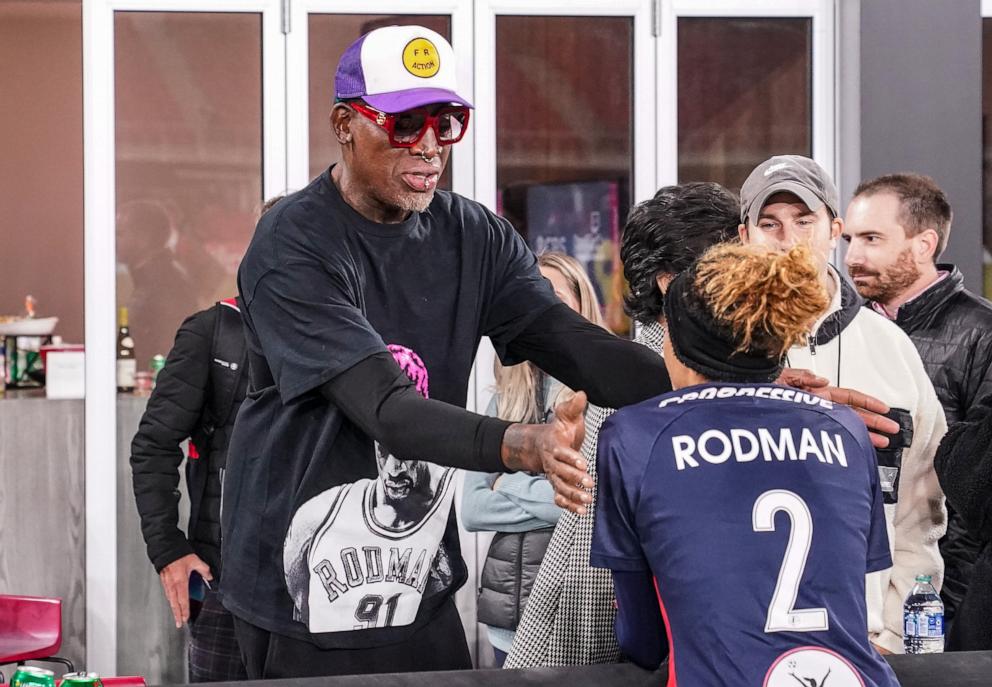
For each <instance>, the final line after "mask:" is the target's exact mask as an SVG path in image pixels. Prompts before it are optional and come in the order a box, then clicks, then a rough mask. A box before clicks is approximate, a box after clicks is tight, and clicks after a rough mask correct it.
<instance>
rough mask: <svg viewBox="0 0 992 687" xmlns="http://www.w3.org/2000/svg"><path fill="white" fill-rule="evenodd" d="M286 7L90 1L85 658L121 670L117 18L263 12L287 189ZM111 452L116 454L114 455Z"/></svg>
mask: <svg viewBox="0 0 992 687" xmlns="http://www.w3.org/2000/svg"><path fill="white" fill-rule="evenodd" d="M280 11H281V7H280V2H279V0H82V12H83V157H84V159H83V179H84V189H83V205H84V210H83V217H84V241H83V245H84V251H85V255H84V275H85V276H84V289H85V297H84V304H85V305H84V308H85V337H86V373H85V374H86V399H85V402H84V413H85V419H84V428H85V441H84V446H85V463H86V466H85V471H84V474H85V481H86V484H85V504H86V511H85V519H86V525H85V532H86V657H87V666H88V669H89V670H94V671H96V672H98V673H101V674H103V675H114V674H115V673H116V669H117V629H116V628H117V612H118V611H117V572H118V571H117V517H118V513H117V489H118V484H117V464H116V462H117V412H116V411H117V383H116V371H115V365H116V356H117V354H116V350H117V339H116V331H117V323H116V312H117V292H116V280H115V279H114V274H115V271H116V232H115V225H116V221H115V207H116V149H115V145H116V139H115V134H116V117H115V113H116V100H115V92H114V85H115V84H114V79H115V73H114V68H115V63H114V39H115V35H114V15H115V13H116V12H181V13H233V14H258V15H260V17H261V35H260V38H261V41H262V100H263V106H262V123H263V126H262V141H261V142H260V143H261V145H262V182H263V192H264V196H265V197H269V196H270V195H272V194H274V193H276V192H278V191H281V190H282V189H283V188H284V187H285V185H286V156H285V148H284V143H283V140H282V136H281V133H280V132H282V131H284V130H285V128H286V122H285V114H286V107H285V94H286V89H285V84H284V81H285V52H284V50H283V48H282V42H283V38H282V34H281V32H280ZM259 200H261V199H259ZM108 447H109V449H108Z"/></svg>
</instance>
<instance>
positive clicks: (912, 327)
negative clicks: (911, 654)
mask: <svg viewBox="0 0 992 687" xmlns="http://www.w3.org/2000/svg"><path fill="white" fill-rule="evenodd" d="M937 268H938V269H940V270H946V271H948V272H950V274H949V275H948V276H947V277H946V278H945V279H943V280H942V281H940V282H939V283H937V284H936V285H934V286H932V287H931V288H929V289H927V290H926V291H925V292H923V293H922V294H921V295H920V296H919V297H917V298H914V299H913V300H912V301H910V302H909V303H906V304H904V305H903V306H901V307H900V308H899V312H898V314H897V316H896V324H898V325H899V327H900V328H901V329H902V330H903V331H904V332H906V333H907V334H908V335H909V338H911V339H912V340H913V343H914V344H916V348H917V350H918V351H919V352H920V358H921V359H922V360H923V365H924V367H925V368H926V370H927V375H928V376H929V377H930V381H932V382H933V386H934V389H935V390H936V392H937V397H938V398H939V399H940V403H941V405H943V407H944V415H945V416H946V417H947V425H948V427H951V426H953V425H954V423H956V422H962V421H965V420H971V419H975V418H977V417H979V416H982V415H984V414H985V413H986V411H987V410H988V409H989V408H990V407H992V303H989V301H987V300H985V299H984V298H980V297H978V296H976V295H974V294H972V293H971V292H970V291H968V290H966V289H965V288H964V279H963V277H962V276H961V272H960V271H958V269H957V268H956V267H955V266H954V265H947V264H945V265H938V266H937ZM938 475H939V473H938ZM941 486H942V488H943V489H944V492H945V493H947V494H950V493H951V492H952V491H953V488H952V487H951V486H950V485H945V484H944V483H943V480H941ZM947 510H948V524H947V534H946V535H945V536H944V538H943V539H941V541H940V552H941V555H942V556H943V558H944V565H945V576H944V587H943V590H942V592H941V596H942V597H943V599H944V605H945V615H946V618H947V620H948V621H950V620H951V619H953V616H954V613H955V610H956V608H957V606H958V605H959V603H960V601H961V599H962V598H963V597H964V594H965V592H966V591H967V588H968V582H969V580H970V578H971V568H972V566H973V565H974V562H975V559H976V558H977V556H978V551H979V548H980V545H979V541H978V539H977V538H976V537H975V536H974V535H973V534H971V533H969V532H968V530H967V529H966V528H965V525H964V523H963V521H962V519H961V517H960V516H959V515H958V514H957V513H956V512H955V507H954V504H953V502H951V503H948V509H947Z"/></svg>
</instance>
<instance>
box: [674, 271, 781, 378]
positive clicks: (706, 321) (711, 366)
mask: <svg viewBox="0 0 992 687" xmlns="http://www.w3.org/2000/svg"><path fill="white" fill-rule="evenodd" d="M695 277H696V271H695V270H694V269H689V270H686V271H685V272H683V273H682V274H680V275H679V276H678V277H676V278H675V279H674V280H673V281H672V283H671V284H670V285H669V286H668V291H667V292H666V293H665V319H666V321H667V323H668V327H667V334H668V338H669V339H670V340H671V342H672V350H673V351H675V355H676V357H678V359H679V360H680V361H682V364H684V365H685V366H686V367H689V368H691V369H693V370H695V371H696V372H698V373H700V374H701V375H704V376H706V377H707V378H709V379H712V380H715V381H742V382H771V381H774V380H775V379H776V378H778V376H779V374H781V372H782V364H783V361H782V359H781V358H776V357H769V356H768V355H767V354H765V353H763V352H761V351H743V352H740V351H737V347H738V346H739V345H740V344H739V342H737V341H735V340H734V337H733V333H732V332H731V331H730V328H729V327H727V326H726V325H725V324H722V323H721V322H719V321H717V319H716V318H715V317H713V316H712V315H711V314H710V313H709V311H708V309H707V308H706V307H705V305H704V304H703V303H702V302H700V299H699V298H698V297H694V296H695V294H693V293H690V292H691V291H692V290H693V288H694V285H693V281H694V280H695ZM693 300H694V301H696V303H690V301H693ZM693 305H696V307H692V306H693Z"/></svg>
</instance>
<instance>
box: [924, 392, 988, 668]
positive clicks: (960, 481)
mask: <svg viewBox="0 0 992 687" xmlns="http://www.w3.org/2000/svg"><path fill="white" fill-rule="evenodd" d="M934 464H935V466H936V468H937V476H938V477H939V478H940V482H941V484H942V485H943V486H944V492H945V493H946V494H947V501H948V503H949V504H950V505H951V506H952V507H953V508H954V510H955V512H956V514H957V516H958V517H959V518H960V519H961V521H962V522H963V523H964V524H965V525H966V526H967V527H968V531H969V532H971V533H973V534H974V536H975V538H976V539H977V540H978V541H979V542H980V548H979V551H978V554H977V556H976V557H975V563H974V565H973V566H972V567H971V570H970V576H969V580H968V581H969V582H970V584H969V585H968V591H967V592H966V593H965V595H964V598H963V599H962V600H961V603H960V605H959V606H958V609H957V615H956V617H955V620H954V623H953V624H952V625H951V627H950V629H949V630H948V634H947V649H948V650H951V651H984V650H988V649H992V412H990V411H988V410H986V413H985V415H984V417H982V418H981V419H979V420H974V421H970V422H959V423H957V424H955V425H953V426H952V427H951V428H950V430H948V432H947V435H946V436H945V437H944V440H943V441H942V442H941V443H940V448H939V449H938V450H937V457H936V458H935V459H934Z"/></svg>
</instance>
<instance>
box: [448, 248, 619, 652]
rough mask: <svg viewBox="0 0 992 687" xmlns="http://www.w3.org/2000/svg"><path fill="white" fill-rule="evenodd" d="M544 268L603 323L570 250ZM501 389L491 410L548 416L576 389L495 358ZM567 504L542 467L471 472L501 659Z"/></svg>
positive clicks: (467, 504)
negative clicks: (559, 502) (489, 536)
mask: <svg viewBox="0 0 992 687" xmlns="http://www.w3.org/2000/svg"><path fill="white" fill-rule="evenodd" d="M537 262H538V265H539V267H540V270H541V274H543V275H544V277H545V278H546V279H547V280H548V281H549V282H551V285H552V286H553V287H554V291H555V294H557V296H558V297H559V298H560V299H561V300H562V302H563V303H565V304H566V305H568V306H569V307H570V308H572V309H573V310H575V311H576V312H577V313H579V314H580V315H582V316H583V317H585V318H586V319H588V320H589V321H591V322H593V323H595V324H598V325H600V326H603V320H602V314H601V312H600V306H599V301H598V299H597V298H596V293H595V291H594V290H593V286H592V284H591V283H590V281H589V278H588V277H587V276H586V273H585V270H584V269H583V268H582V266H581V265H580V264H579V262H578V261H577V260H575V259H574V258H572V257H570V256H568V255H565V254H563V253H544V254H542V255H540V256H539V257H538V259H537ZM495 376H496V389H495V391H496V393H495V396H494V397H493V400H492V403H490V405H489V410H488V414H489V415H495V416H496V417H499V418H502V419H504V420H510V421H512V422H528V423H533V422H546V421H547V420H548V419H549V418H550V417H551V416H552V414H553V413H554V408H555V406H556V405H557V404H558V403H560V402H562V401H565V400H567V399H568V398H569V397H570V396H571V394H572V391H571V390H570V389H568V388H567V387H565V386H564V385H562V384H561V383H560V382H558V381H557V380H555V379H553V378H551V377H549V376H548V375H546V374H545V373H544V372H542V371H541V370H540V369H539V368H537V367H536V366H535V365H533V364H532V363H522V364H520V365H513V366H510V367H507V366H504V365H502V364H501V363H500V362H499V360H497V361H496V365H495ZM561 512H562V511H561V509H560V508H559V507H558V506H556V505H555V503H554V490H553V489H552V488H551V485H550V483H549V482H548V480H547V479H546V478H545V477H544V476H543V475H531V474H528V473H523V472H519V473H514V474H500V473H492V474H488V473H482V472H470V473H468V474H467V475H466V476H465V487H464V492H463V496H462V524H463V525H464V526H465V528H466V529H467V530H469V531H471V532H474V531H480V530H481V531H495V532H496V536H495V537H494V538H493V541H492V544H491V545H490V547H489V555H488V556H487V557H486V562H485V565H484V566H483V570H482V584H481V590H480V593H479V622H482V623H485V624H486V625H488V626H489V641H490V643H491V644H492V645H493V653H494V655H495V657H496V664H497V666H502V664H503V661H504V660H505V659H506V654H507V653H508V652H509V650H510V647H511V646H512V645H513V636H514V632H515V631H516V627H517V623H519V621H520V617H521V615H522V614H523V609H524V605H525V604H526V602H527V597H528V596H529V594H530V589H531V586H532V585H533V583H534V579H535V577H536V576H537V572H538V569H539V568H540V566H541V560H542V558H543V556H544V551H545V550H546V549H547V547H548V541H549V540H550V539H551V533H552V530H553V529H554V525H555V523H557V522H558V516H559V515H561Z"/></svg>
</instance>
